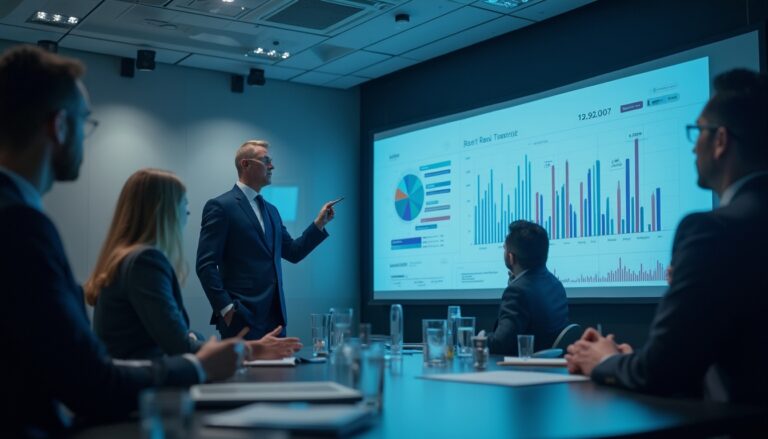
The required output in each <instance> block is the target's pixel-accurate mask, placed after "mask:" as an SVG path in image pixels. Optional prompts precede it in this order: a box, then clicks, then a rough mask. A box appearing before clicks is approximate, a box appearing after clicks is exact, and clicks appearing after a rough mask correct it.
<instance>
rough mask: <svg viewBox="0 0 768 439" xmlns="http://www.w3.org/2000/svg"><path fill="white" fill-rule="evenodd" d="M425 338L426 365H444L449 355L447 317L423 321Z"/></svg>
mask: <svg viewBox="0 0 768 439" xmlns="http://www.w3.org/2000/svg"><path fill="white" fill-rule="evenodd" d="M421 328H422V336H423V340H424V365H425V366H444V365H445V364H446V361H447V355H448V324H447V322H446V321H445V319H426V320H422V321H421Z"/></svg>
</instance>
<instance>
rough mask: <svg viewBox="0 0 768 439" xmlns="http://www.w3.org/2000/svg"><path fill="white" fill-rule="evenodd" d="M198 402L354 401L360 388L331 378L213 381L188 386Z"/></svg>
mask: <svg viewBox="0 0 768 439" xmlns="http://www.w3.org/2000/svg"><path fill="white" fill-rule="evenodd" d="M190 394H191V395H192V399H193V400H194V401H195V403H196V404H197V405H198V406H239V405H245V404H248V403H252V402H339V403H341V402H355V401H359V400H361V399H362V395H361V394H360V392H359V391H357V390H355V389H351V388H349V387H346V386H342V385H341V384H338V383H334V382H332V381H296V382H270V383H244V382H231V383H213V384H198V385H196V386H192V387H191V388H190Z"/></svg>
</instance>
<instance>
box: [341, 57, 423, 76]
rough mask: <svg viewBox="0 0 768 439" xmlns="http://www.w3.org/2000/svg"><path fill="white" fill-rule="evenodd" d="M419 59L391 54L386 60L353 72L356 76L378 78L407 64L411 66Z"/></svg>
mask: <svg viewBox="0 0 768 439" xmlns="http://www.w3.org/2000/svg"><path fill="white" fill-rule="evenodd" d="M418 62H420V61H417V60H413V59H409V58H403V57H400V56H393V57H392V58H389V59H387V60H384V61H382V62H380V63H378V64H374V65H372V66H370V67H366V68H364V69H362V70H358V71H356V72H354V73H355V75H357V76H364V77H366V78H378V77H379V76H384V75H386V74H388V73H392V72H394V71H395V70H400V69H403V68H405V67H408V66H412V65H414V64H416V63H418Z"/></svg>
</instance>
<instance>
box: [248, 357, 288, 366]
mask: <svg viewBox="0 0 768 439" xmlns="http://www.w3.org/2000/svg"><path fill="white" fill-rule="evenodd" d="M243 364H245V365H246V366H289V367H291V366H296V357H286V358H281V359H279V360H252V361H244V362H243Z"/></svg>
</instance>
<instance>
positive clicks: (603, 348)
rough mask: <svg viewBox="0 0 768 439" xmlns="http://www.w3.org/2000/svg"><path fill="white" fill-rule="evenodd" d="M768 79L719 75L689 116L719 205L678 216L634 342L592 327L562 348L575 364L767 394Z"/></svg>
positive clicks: (636, 381) (747, 395)
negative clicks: (662, 273)
mask: <svg viewBox="0 0 768 439" xmlns="http://www.w3.org/2000/svg"><path fill="white" fill-rule="evenodd" d="M767 81H768V79H767V78H766V76H765V75H758V74H756V73H753V72H750V71H746V70H734V71H731V72H727V73H725V74H723V75H721V76H719V77H717V78H716V79H715V82H714V90H715V94H714V96H713V97H712V98H711V99H710V101H709V102H708V103H707V105H706V106H705V107H704V110H703V111H702V113H701V115H700V116H699V118H698V120H697V121H696V124H695V125H691V126H689V127H688V134H689V138H690V139H691V141H692V142H695V147H694V153H695V155H696V168H697V170H698V174H699V178H698V183H699V186H701V187H702V188H708V189H712V190H713V191H714V192H715V193H717V195H718V196H719V197H720V207H718V208H717V209H715V210H713V211H711V212H704V213H694V214H691V215H689V216H687V217H686V218H684V219H683V221H682V222H681V223H680V225H679V226H678V229H677V233H676V235H675V240H674V244H673V248H672V267H673V270H672V272H671V282H670V286H669V289H668V290H667V292H666V294H665V295H664V297H663V298H662V301H661V303H660V304H659V307H658V308H657V312H656V316H655V318H654V320H653V323H652V324H651V329H650V334H649V336H648V341H647V343H646V344H645V345H644V346H643V347H642V348H641V349H638V350H637V351H634V352H633V350H632V348H631V347H630V346H628V345H626V344H624V345H617V344H616V343H615V342H614V337H613V336H612V335H609V336H607V337H603V336H602V335H601V334H598V333H597V331H595V330H594V329H591V328H590V329H588V330H587V331H586V332H585V334H584V335H583V336H582V339H581V340H580V341H578V342H576V343H574V344H573V345H571V346H570V347H569V348H568V352H569V354H568V355H567V360H568V364H569V369H570V370H571V372H573V373H583V374H585V375H588V376H591V377H592V379H593V380H594V381H597V382H599V383H604V384H609V385H615V386H620V387H624V388H628V389H632V390H637V391H642V392H649V393H656V394H665V395H682V396H688V397H703V398H707V399H714V400H721V401H731V402H738V403H751V404H761V405H765V404H768V375H767V374H766V373H765V368H766V364H768V349H766V346H768V331H767V330H766V323H765V322H766V316H768V294H766V291H768V276H766V273H765V258H764V255H765V253H766V249H768V234H766V233H765V230H766V226H767V225H768V123H767V122H766V121H768V82H767Z"/></svg>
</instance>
